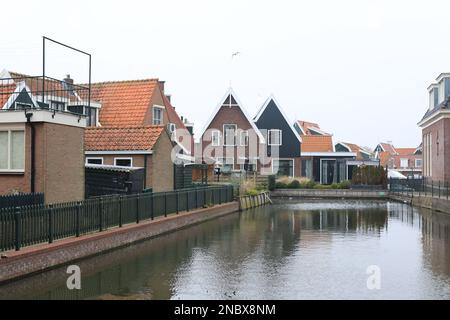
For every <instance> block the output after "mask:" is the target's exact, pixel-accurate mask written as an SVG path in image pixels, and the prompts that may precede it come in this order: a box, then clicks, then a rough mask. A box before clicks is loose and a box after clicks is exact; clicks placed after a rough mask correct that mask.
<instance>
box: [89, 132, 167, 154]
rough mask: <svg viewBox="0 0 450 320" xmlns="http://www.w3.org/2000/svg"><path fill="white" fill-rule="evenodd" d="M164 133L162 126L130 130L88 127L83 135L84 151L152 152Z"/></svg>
mask: <svg viewBox="0 0 450 320" xmlns="http://www.w3.org/2000/svg"><path fill="white" fill-rule="evenodd" d="M163 131H164V127H163V126H146V127H132V128H123V127H122V128H118V127H90V128H86V130H85V133H84V144H85V150H86V151H128V150H129V151H142V150H152V149H153V146H154V145H155V143H156V141H157V140H158V138H159V137H160V135H161V133H162V132H163Z"/></svg>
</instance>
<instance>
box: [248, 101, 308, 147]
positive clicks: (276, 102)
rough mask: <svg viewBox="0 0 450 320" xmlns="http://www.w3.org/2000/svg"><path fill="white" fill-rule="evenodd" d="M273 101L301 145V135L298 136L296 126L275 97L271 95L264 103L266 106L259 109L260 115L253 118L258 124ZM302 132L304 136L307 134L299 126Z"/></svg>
mask: <svg viewBox="0 0 450 320" xmlns="http://www.w3.org/2000/svg"><path fill="white" fill-rule="evenodd" d="M271 101H273V103H274V104H275V106H276V107H277V108H278V111H280V113H281V115H282V116H283V118H284V121H286V122H287V124H288V126H289V127H290V128H291V130H292V132H293V133H294V135H295V137H296V138H297V140H298V141H299V142H300V143H301V142H302V138H301V137H300V135H299V134H298V132H297V130H295V128H294V125H292V122H291V121H290V120H289V118H288V116H287V115H286V113H285V112H284V110H283V108H282V107H281V105H280V104H279V103H278V101H277V100H276V99H275V96H274V95H270V96H269V98H267V100H266V101H265V102H264V104H263V105H262V107H261V108H260V109H259V111H258V113H257V114H256V116H255V117H254V118H253V121H255V122H258V120H259V118H260V117H261V116H262V114H263V113H264V111H265V110H266V108H267V107H268V106H269V104H270V102H271ZM299 127H300V130H301V131H302V132H303V134H304V133H305V132H304V131H303V128H301V126H300V125H299Z"/></svg>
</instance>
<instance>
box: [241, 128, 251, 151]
mask: <svg viewBox="0 0 450 320" xmlns="http://www.w3.org/2000/svg"><path fill="white" fill-rule="evenodd" d="M243 133H245V138H244V144H242V134H243ZM248 140H249V138H248V131H247V130H242V131H241V132H240V134H239V145H240V146H241V147H248Z"/></svg>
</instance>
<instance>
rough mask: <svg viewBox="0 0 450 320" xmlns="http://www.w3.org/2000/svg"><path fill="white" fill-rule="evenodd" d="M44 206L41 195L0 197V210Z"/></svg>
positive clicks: (42, 195)
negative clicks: (36, 205)
mask: <svg viewBox="0 0 450 320" xmlns="http://www.w3.org/2000/svg"><path fill="white" fill-rule="evenodd" d="M35 204H44V194H43V193H19V194H12V195H5V196H0V209H3V208H10V207H18V206H31V205H35Z"/></svg>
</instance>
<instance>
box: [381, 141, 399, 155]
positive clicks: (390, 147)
mask: <svg viewBox="0 0 450 320" xmlns="http://www.w3.org/2000/svg"><path fill="white" fill-rule="evenodd" d="M380 145H381V147H383V150H384V151H386V152H389V153H390V154H396V153H397V152H396V149H395V147H394V145H392V144H391V143H384V142H381V143H380Z"/></svg>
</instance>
